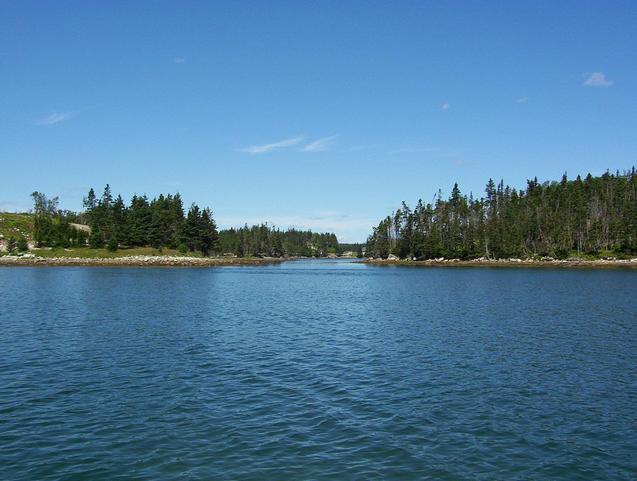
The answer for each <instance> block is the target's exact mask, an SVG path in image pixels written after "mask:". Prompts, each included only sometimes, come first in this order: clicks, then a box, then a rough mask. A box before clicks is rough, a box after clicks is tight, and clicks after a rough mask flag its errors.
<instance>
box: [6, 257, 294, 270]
mask: <svg viewBox="0 0 637 481" xmlns="http://www.w3.org/2000/svg"><path fill="white" fill-rule="evenodd" d="M285 260H286V259H285V258H280V257H264V258H253V257H248V258H242V257H181V256H127V257H113V258H105V257H92V258H83V257H40V256H35V255H32V254H26V255H22V256H0V266H129V267H222V266H259V265H267V264H278V263H280V262H284V261H285Z"/></svg>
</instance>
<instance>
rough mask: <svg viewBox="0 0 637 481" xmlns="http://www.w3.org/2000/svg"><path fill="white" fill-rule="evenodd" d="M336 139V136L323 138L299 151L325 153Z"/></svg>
mask: <svg viewBox="0 0 637 481" xmlns="http://www.w3.org/2000/svg"><path fill="white" fill-rule="evenodd" d="M336 137H337V136H336V135H330V136H329V137H323V138H322V139H318V140H315V141H314V142H310V143H309V144H307V145H306V146H305V147H303V148H302V149H301V152H325V151H326V150H329V148H330V147H331V145H332V144H333V143H334V139H336Z"/></svg>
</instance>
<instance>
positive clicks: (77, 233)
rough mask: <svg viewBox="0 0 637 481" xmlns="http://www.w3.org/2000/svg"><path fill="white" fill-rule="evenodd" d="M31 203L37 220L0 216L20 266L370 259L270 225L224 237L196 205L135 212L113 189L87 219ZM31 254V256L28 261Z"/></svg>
mask: <svg viewBox="0 0 637 481" xmlns="http://www.w3.org/2000/svg"><path fill="white" fill-rule="evenodd" d="M31 196H32V198H33V202H34V207H33V211H32V212H29V213H22V214H14V213H0V250H2V254H4V255H5V257H7V256H8V255H10V254H16V255H17V256H18V257H22V259H21V260H20V261H18V262H17V263H27V262H28V261H27V260H28V259H30V258H33V257H38V258H39V259H40V260H42V259H44V260H46V262H47V263H49V264H64V265H68V264H83V263H85V264H88V263H95V262H96V261H97V259H108V260H107V261H104V262H101V263H106V264H126V263H129V264H135V265H136V264H143V265H146V264H149V263H151V264H159V263H161V264H168V265H174V264H177V265H220V264H238V263H242V264H247V263H255V264H258V263H264V262H274V261H276V260H277V259H279V260H280V259H284V258H290V257H338V256H348V257H355V256H362V252H363V246H362V245H360V244H339V242H338V239H337V237H336V235H335V234H334V233H329V232H326V233H315V232H312V231H309V230H297V229H287V230H281V229H278V228H276V227H274V226H269V225H267V224H261V225H254V226H250V227H249V226H248V225H244V226H243V227H238V228H230V229H224V230H218V229H217V225H216V222H215V220H214V218H213V215H212V211H211V210H210V209H209V208H203V209H202V208H200V207H199V206H198V205H197V204H195V203H193V204H192V205H191V206H190V207H189V208H188V210H187V211H185V209H184V206H183V202H182V199H181V196H180V194H178V193H177V194H167V195H164V194H161V195H159V196H158V197H155V198H153V199H149V198H148V197H147V196H145V195H143V196H137V195H134V196H133V197H132V198H131V200H130V203H129V204H128V205H127V204H126V203H125V202H124V200H123V198H122V196H121V195H118V196H116V197H115V196H114V195H113V194H112V191H111V188H110V186H109V185H106V187H105V188H104V191H103V193H102V195H101V196H100V197H97V196H96V194H95V191H94V189H91V190H90V191H89V192H88V194H87V196H86V197H85V198H84V210H83V211H82V212H72V211H68V210H62V209H60V208H59V202H58V198H57V197H54V198H48V197H47V196H46V195H45V194H42V193H40V192H34V193H33V194H32V195H31ZM28 251H30V252H31V254H30V255H24V253H26V252H28ZM160 257H163V258H165V259H164V260H163V261H162V259H158V258H160ZM52 259H60V260H58V261H53V260H52ZM71 259H73V260H71ZM236 259H241V260H236ZM4 261H5V262H4V263H8V262H9V259H4Z"/></svg>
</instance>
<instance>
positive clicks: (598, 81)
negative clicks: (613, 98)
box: [584, 72, 613, 87]
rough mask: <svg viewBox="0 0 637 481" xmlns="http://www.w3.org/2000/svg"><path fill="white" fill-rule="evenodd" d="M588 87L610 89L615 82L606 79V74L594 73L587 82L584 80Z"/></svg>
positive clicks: (587, 78)
mask: <svg viewBox="0 0 637 481" xmlns="http://www.w3.org/2000/svg"><path fill="white" fill-rule="evenodd" d="M584 85H585V86H586V87H610V86H611V85H613V81H612V80H609V79H607V78H606V74H605V73H604V72H593V73H592V74H590V75H589V76H588V77H586V80H584Z"/></svg>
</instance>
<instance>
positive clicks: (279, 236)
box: [219, 224, 338, 257]
mask: <svg viewBox="0 0 637 481" xmlns="http://www.w3.org/2000/svg"><path fill="white" fill-rule="evenodd" d="M219 245H220V248H221V252H222V253H227V254H235V255H237V256H239V257H243V256H268V257H281V256H304V257H325V256H326V255H327V254H328V253H335V252H337V249H338V240H337V238H336V235H335V234H332V233H323V234H319V233H315V232H312V231H302V230H296V229H288V230H287V231H282V230H279V229H277V228H275V227H270V226H268V225H267V224H261V225H254V226H252V227H248V226H247V225H245V226H244V227H240V228H238V229H235V228H232V229H227V230H223V231H221V232H220V233H219Z"/></svg>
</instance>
